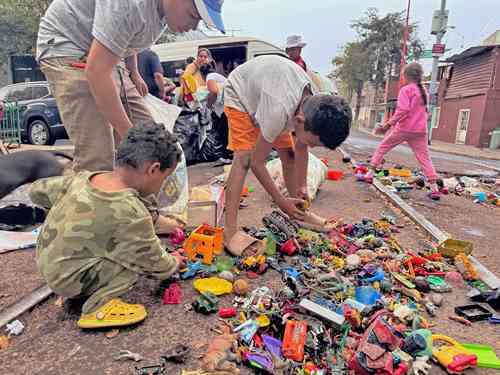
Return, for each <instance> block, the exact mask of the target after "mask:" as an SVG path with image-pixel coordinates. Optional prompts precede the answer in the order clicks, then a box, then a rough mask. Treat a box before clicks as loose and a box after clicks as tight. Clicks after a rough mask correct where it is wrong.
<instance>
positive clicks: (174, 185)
mask: <svg viewBox="0 0 500 375" xmlns="http://www.w3.org/2000/svg"><path fill="white" fill-rule="evenodd" d="M144 100H145V102H146V106H147V107H148V109H149V111H150V112H151V115H152V116H153V120H154V121H155V122H157V123H160V124H163V125H164V126H165V128H166V129H167V130H168V131H170V132H171V133H173V131H174V126H175V121H176V120H177V117H179V114H180V113H181V109H180V108H179V107H177V106H175V105H171V104H168V103H165V102H164V101H162V100H160V99H158V98H156V97H154V96H153V95H150V94H148V95H146V97H145V98H144ZM179 147H180V146H179ZM157 198H158V204H159V207H158V209H159V212H160V214H161V215H163V216H166V217H171V218H174V219H177V220H179V221H181V222H183V223H187V206H188V201H189V181H188V173H187V165H186V158H185V157H184V153H183V154H182V157H181V161H180V162H179V164H178V165H177V168H176V169H175V171H174V173H172V174H171V175H170V176H168V177H167V178H166V179H165V181H164V182H163V185H162V187H161V189H160V193H159V195H158V197H157Z"/></svg>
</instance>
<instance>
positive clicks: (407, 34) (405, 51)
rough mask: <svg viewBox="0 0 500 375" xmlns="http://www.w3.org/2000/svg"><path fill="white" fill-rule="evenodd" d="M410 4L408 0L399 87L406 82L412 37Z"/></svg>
mask: <svg viewBox="0 0 500 375" xmlns="http://www.w3.org/2000/svg"><path fill="white" fill-rule="evenodd" d="M410 6H411V0H408V6H407V7H406V23H405V30H404V33H403V48H402V51H401V63H400V66H399V89H401V86H403V83H404V74H403V72H404V69H405V65H406V63H407V61H406V57H407V56H408V39H410Z"/></svg>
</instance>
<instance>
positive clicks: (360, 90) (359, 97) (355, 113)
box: [354, 85, 363, 127]
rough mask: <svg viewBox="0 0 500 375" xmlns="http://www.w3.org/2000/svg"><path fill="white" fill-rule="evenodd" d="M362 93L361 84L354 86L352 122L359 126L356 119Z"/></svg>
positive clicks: (359, 109)
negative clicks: (354, 102) (354, 104)
mask: <svg viewBox="0 0 500 375" xmlns="http://www.w3.org/2000/svg"><path fill="white" fill-rule="evenodd" d="M362 94H363V85H359V86H358V87H356V106H355V107H354V123H355V124H356V125H357V126H358V127H359V124H358V119H359V112H360V111H361V96H362Z"/></svg>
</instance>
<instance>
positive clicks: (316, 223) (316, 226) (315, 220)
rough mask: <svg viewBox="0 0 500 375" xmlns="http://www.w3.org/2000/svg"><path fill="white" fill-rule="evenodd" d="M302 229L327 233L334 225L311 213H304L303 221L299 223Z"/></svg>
mask: <svg viewBox="0 0 500 375" xmlns="http://www.w3.org/2000/svg"><path fill="white" fill-rule="evenodd" d="M299 223H300V224H301V225H302V226H303V227H304V228H307V229H312V230H316V231H320V232H323V231H324V232H329V231H330V230H332V229H334V223H329V222H328V220H327V219H325V218H323V217H321V216H318V215H316V214H314V213H312V212H306V214H305V216H304V219H303V220H302V221H300V222H299Z"/></svg>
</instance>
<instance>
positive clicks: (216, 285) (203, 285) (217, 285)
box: [193, 277, 233, 296]
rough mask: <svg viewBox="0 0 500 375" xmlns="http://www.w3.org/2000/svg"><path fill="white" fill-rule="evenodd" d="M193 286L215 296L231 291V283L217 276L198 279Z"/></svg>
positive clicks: (201, 291) (199, 290)
mask: <svg viewBox="0 0 500 375" xmlns="http://www.w3.org/2000/svg"><path fill="white" fill-rule="evenodd" d="M193 286H194V288H195V289H196V290H197V291H198V292H200V293H205V292H210V293H213V294H215V295H216V296H221V295H223V294H228V293H231V292H232V291H233V284H231V283H230V282H229V281H227V280H224V279H220V278H218V277H209V278H207V279H198V280H195V282H194V283H193Z"/></svg>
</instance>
